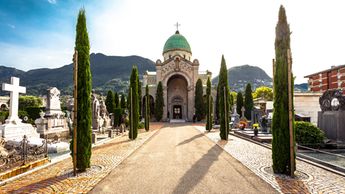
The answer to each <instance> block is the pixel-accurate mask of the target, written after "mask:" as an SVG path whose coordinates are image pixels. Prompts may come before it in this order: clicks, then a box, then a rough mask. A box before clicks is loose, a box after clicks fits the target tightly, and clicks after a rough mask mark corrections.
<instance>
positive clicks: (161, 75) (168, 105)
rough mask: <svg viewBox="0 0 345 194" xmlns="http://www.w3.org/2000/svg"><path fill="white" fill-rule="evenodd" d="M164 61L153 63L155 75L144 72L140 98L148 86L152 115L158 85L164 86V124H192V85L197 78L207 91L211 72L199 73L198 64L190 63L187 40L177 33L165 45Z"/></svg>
mask: <svg viewBox="0 0 345 194" xmlns="http://www.w3.org/2000/svg"><path fill="white" fill-rule="evenodd" d="M162 55H163V61H162V60H160V59H158V60H157V61H156V71H155V72H149V71H147V72H146V73H145V74H144V76H143V88H142V94H143V95H144V94H145V87H146V85H148V86H149V94H150V104H151V113H152V108H153V107H154V105H153V102H154V101H155V98H156V91H157V85H158V83H159V82H162V85H163V97H164V108H163V110H164V111H163V112H164V113H163V121H168V120H170V119H180V120H185V121H191V120H193V115H194V96H195V85H196V82H197V80H198V79H199V78H200V79H201V80H202V83H203V87H204V94H205V90H206V82H207V78H208V77H210V79H211V77H212V74H211V72H209V71H206V72H199V65H200V64H199V61H198V60H197V59H194V60H192V50H191V47H190V45H189V43H188V41H187V39H186V38H185V37H184V36H182V35H181V34H180V33H179V31H176V32H175V34H173V35H172V36H170V37H169V38H168V40H167V41H166V42H165V44H164V48H163V53H162Z"/></svg>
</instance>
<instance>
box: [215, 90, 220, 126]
mask: <svg viewBox="0 0 345 194" xmlns="http://www.w3.org/2000/svg"><path fill="white" fill-rule="evenodd" d="M215 121H216V123H217V124H219V84H218V85H217V95H216V104H215Z"/></svg>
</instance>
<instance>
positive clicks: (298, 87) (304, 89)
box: [294, 83, 308, 92]
mask: <svg viewBox="0 0 345 194" xmlns="http://www.w3.org/2000/svg"><path fill="white" fill-rule="evenodd" d="M294 90H295V91H299V92H307V91H308V83H302V84H295V86H294Z"/></svg>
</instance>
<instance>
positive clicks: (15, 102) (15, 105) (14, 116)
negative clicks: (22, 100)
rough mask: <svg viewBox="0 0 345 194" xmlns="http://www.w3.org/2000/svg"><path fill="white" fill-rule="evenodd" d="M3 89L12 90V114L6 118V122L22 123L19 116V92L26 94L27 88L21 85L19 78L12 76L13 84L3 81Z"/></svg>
mask: <svg viewBox="0 0 345 194" xmlns="http://www.w3.org/2000/svg"><path fill="white" fill-rule="evenodd" d="M2 90H3V91H9V92H10V115H9V116H8V119H7V120H6V123H10V122H14V123H16V124H18V123H20V122H21V120H20V119H19V117H18V104H19V103H18V100H19V93H23V94H25V93H26V88H25V87H22V86H19V78H17V77H11V84H6V83H2Z"/></svg>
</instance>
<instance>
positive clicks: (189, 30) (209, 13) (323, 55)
mask: <svg viewBox="0 0 345 194" xmlns="http://www.w3.org/2000/svg"><path fill="white" fill-rule="evenodd" d="M50 1H53V0H50ZM53 2H55V3H56V1H53ZM280 4H284V6H285V8H286V13H287V18H288V22H289V23H290V28H291V31H292V32H293V33H292V35H291V50H292V57H293V71H294V75H295V76H297V80H296V83H300V82H306V79H304V78H303V77H304V76H305V75H308V74H311V73H314V72H317V71H320V70H324V69H327V68H329V67H330V66H331V65H340V64H344V63H345V57H344V53H345V47H344V45H345V36H344V34H345V26H344V25H340V24H342V23H343V18H345V12H344V11H343V10H342V9H343V7H344V6H345V2H344V1H343V0H333V1H332V2H327V1H324V0H305V1H297V0H289V1H287V0H278V1H277V0H266V1H257V0H242V1H229V0H218V1H212V2H209V1H198V0H189V1H185V0H175V1H173V2H172V1H166V0H146V1H140V0H126V1H111V0H104V1H99V3H97V5H96V6H95V5H88V4H86V11H87V12H86V13H87V22H88V30H89V37H90V45H91V51H92V52H102V53H105V54H107V55H134V54H135V55H140V56H143V57H147V58H149V59H151V60H153V61H155V60H156V59H159V58H160V59H162V49H163V46H164V43H165V41H166V40H167V39H168V38H169V36H171V35H172V34H173V33H174V32H175V29H176V28H175V26H174V24H175V23H176V22H177V21H178V22H179V23H181V26H180V28H179V30H180V32H181V34H183V35H184V36H185V37H186V38H187V40H188V41H189V43H190V45H191V48H192V52H193V57H194V58H197V59H199V62H200V70H206V69H208V70H211V71H212V72H213V76H216V75H217V74H218V73H219V68H220V61H221V55H222V54H224V56H225V58H226V62H227V67H228V68H230V67H233V66H237V65H243V64H250V65H257V66H259V67H261V68H262V69H264V70H265V71H266V72H267V73H268V74H269V75H270V76H272V58H274V55H275V54H274V39H275V25H276V23H277V20H278V10H279V6H280ZM75 15H77V14H75ZM75 20H76V18H75ZM61 26H63V25H61ZM72 33H73V35H72V36H73V37H67V38H66V37H65V38H63V37H58V38H55V37H51V36H52V35H51V32H48V33H47V35H44V36H46V37H45V38H42V40H41V41H40V40H39V39H41V37H39V38H36V39H35V41H38V42H39V43H37V44H36V45H39V44H41V45H43V46H42V47H41V46H35V47H34V48H32V49H31V48H29V47H21V46H14V47H10V46H8V45H7V47H3V46H4V45H0V53H6V55H4V54H1V58H0V62H1V63H3V64H12V65H14V66H16V67H18V68H21V67H23V68H24V69H32V68H37V67H42V66H45V65H48V66H49V67H57V66H61V65H64V64H68V63H70V61H71V52H72V51H73V47H74V32H71V34H72ZM47 37H49V38H50V39H48V38H47ZM44 40H49V45H54V46H46V44H47V43H45V41H44ZM52 40H53V41H52ZM6 49H12V50H6ZM16 49H18V50H16ZM65 51H66V52H65ZM22 55H24V56H26V57H24V56H22ZM49 56H50V57H49ZM4 59H6V61H5V60H4ZM24 59H25V60H24ZM4 62H6V63H4ZM25 64H29V65H30V66H23V65H25Z"/></svg>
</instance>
